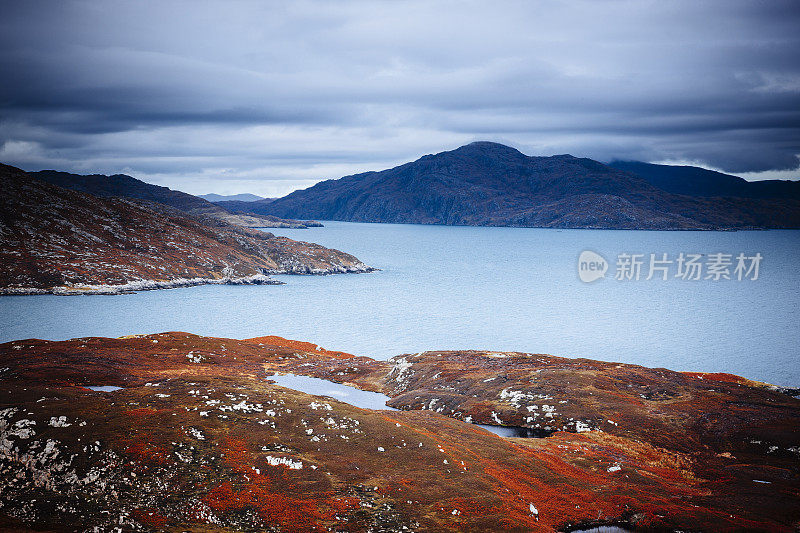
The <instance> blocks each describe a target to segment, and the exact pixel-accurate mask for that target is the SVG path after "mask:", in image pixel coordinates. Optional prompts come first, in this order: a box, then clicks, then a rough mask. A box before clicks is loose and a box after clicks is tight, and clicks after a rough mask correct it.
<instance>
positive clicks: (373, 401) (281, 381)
mask: <svg viewBox="0 0 800 533" xmlns="http://www.w3.org/2000/svg"><path fill="white" fill-rule="evenodd" d="M267 379H269V380H271V381H274V382H275V383H277V384H278V385H280V386H281V387H286V388H287V389H294V390H299V391H300V392H305V393H306V394H314V395H316V396H330V397H331V398H335V399H337V400H339V401H341V402H344V403H349V404H350V405H355V406H356V407H361V408H362V409H390V410H393V411H396V410H397V409H394V408H393V407H388V406H387V405H386V402H387V401H389V399H390V398H389V397H388V396H386V395H385V394H380V393H377V392H368V391H363V390H361V389H357V388H355V387H350V386H348V385H342V384H341V383H334V382H333V381H328V380H326V379H319V378H311V377H308V376H297V375H295V374H275V375H274V376H269V377H268V378H267Z"/></svg>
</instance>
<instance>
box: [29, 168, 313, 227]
mask: <svg viewBox="0 0 800 533" xmlns="http://www.w3.org/2000/svg"><path fill="white" fill-rule="evenodd" d="M30 174H31V176H32V177H34V178H35V179H38V180H41V181H46V182H47V183H52V184H53V185H57V186H59V187H64V188H65V189H72V190H73V191H80V192H85V193H88V194H92V195H94V196H100V197H103V198H111V197H115V196H119V197H124V198H136V199H138V200H147V201H150V202H158V203H160V204H164V205H168V206H170V207H174V208H176V209H180V210H181V211H185V212H186V213H189V214H190V215H193V216H196V217H201V218H205V219H208V220H209V221H212V220H219V221H222V222H225V223H228V224H237V225H239V226H246V227H250V228H270V227H285V228H306V227H308V225H306V224H304V223H303V222H300V221H297V220H278V219H277V218H276V217H261V216H259V215H255V214H252V213H246V212H244V213H240V214H234V213H231V212H230V211H228V210H226V209H224V208H222V207H220V206H218V205H214V204H212V203H211V202H209V201H208V200H204V199H203V198H199V197H197V196H193V195H191V194H187V193H185V192H181V191H175V190H172V189H170V188H168V187H161V186H160V185H152V184H150V183H145V182H144V181H141V180H138V179H136V178H133V177H131V176H127V175H125V174H114V175H113V176H105V175H103V174H90V175H81V174H71V173H69V172H59V171H56V170H42V171H39V172H31V173H30ZM311 225H312V226H314V225H320V224H319V223H318V222H316V223H312V224H311Z"/></svg>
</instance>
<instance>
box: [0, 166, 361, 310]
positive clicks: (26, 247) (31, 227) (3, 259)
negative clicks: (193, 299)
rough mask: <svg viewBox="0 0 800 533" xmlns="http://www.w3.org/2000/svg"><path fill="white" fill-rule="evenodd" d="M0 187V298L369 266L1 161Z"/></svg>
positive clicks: (335, 253)
mask: <svg viewBox="0 0 800 533" xmlns="http://www.w3.org/2000/svg"><path fill="white" fill-rule="evenodd" d="M0 183H2V190H3V194H2V195H0V294H3V293H5V294H13V293H31V292H64V291H69V290H71V289H70V287H71V286H74V285H93V286H95V287H93V288H92V291H94V292H97V291H98V290H100V291H103V292H118V291H119V290H131V289H146V288H162V287H167V286H180V285H194V284H199V283H222V282H225V283H231V282H259V283H268V282H271V280H269V279H268V278H266V277H265V276H264V274H270V273H301V274H305V273H309V274H314V273H317V274H325V273H337V272H363V271H366V270H369V268H368V267H366V266H365V265H364V264H362V263H361V262H360V261H359V260H358V259H356V258H355V257H353V256H351V255H348V254H345V253H342V252H339V251H337V250H331V249H328V248H324V247H322V246H319V245H316V244H309V243H303V242H298V241H293V240H291V239H287V238H285V237H275V236H274V235H272V234H271V233H265V232H261V231H256V230H251V229H248V228H242V227H239V226H234V225H226V224H224V223H223V222H217V223H215V224H214V225H209V224H205V223H203V222H202V221H201V220H200V219H197V218H195V217H191V216H189V215H187V214H186V213H184V212H182V211H179V210H177V209H174V208H171V207H168V206H165V205H163V204H158V203H155V202H149V203H148V202H144V201H140V200H130V199H124V198H98V197H95V196H92V195H89V194H84V193H79V192H76V191H71V190H67V189H63V188H61V187H57V186H54V185H51V184H48V183H44V182H42V181H39V180H35V179H32V178H31V176H30V175H29V174H27V173H25V172H24V171H22V170H20V169H17V168H14V167H9V166H5V165H0ZM97 286H103V287H97ZM105 286H112V287H105Z"/></svg>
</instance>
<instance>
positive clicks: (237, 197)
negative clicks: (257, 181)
mask: <svg viewBox="0 0 800 533" xmlns="http://www.w3.org/2000/svg"><path fill="white" fill-rule="evenodd" d="M197 197H198V198H202V199H204V200H208V201H209V202H226V201H235V202H257V201H258V200H267V198H264V197H263V196H256V195H255V194H250V193H244V194H214V193H213V192H212V193H209V194H198V195H197Z"/></svg>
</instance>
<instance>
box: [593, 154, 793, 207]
mask: <svg viewBox="0 0 800 533" xmlns="http://www.w3.org/2000/svg"><path fill="white" fill-rule="evenodd" d="M608 166H610V167H612V168H616V169H618V170H623V171H625V172H630V173H631V174H635V175H637V176H639V177H640V178H644V179H645V180H647V181H648V182H649V183H650V184H652V185H655V186H656V187H658V188H659V189H663V190H665V191H667V192H671V193H674V194H685V195H688V196H736V197H740V198H761V199H763V198H784V199H792V200H800V181H790V180H763V181H747V180H745V179H744V178H740V177H738V176H731V175H730V174H723V173H722V172H716V171H713V170H708V169H705V168H699V167H692V166H676V165H656V164H653V163H642V162H641V161H612V162H611V163H609V164H608Z"/></svg>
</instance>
